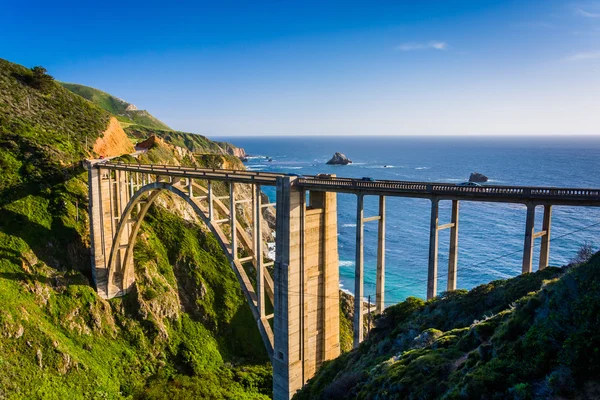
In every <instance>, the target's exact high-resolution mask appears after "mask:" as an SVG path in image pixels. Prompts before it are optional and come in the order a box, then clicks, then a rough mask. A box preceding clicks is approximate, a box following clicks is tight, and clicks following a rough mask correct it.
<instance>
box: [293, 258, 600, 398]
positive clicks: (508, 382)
mask: <svg viewBox="0 0 600 400" xmlns="http://www.w3.org/2000/svg"><path fill="white" fill-rule="evenodd" d="M599 315H600V253H599V254H597V255H595V256H594V257H593V258H592V259H591V260H590V261H589V262H587V263H585V264H583V265H579V266H575V267H572V268H569V269H560V268H553V267H550V268H547V269H545V270H543V271H539V272H536V273H533V274H527V275H522V276H519V277H516V278H513V279H509V280H505V281H495V282H491V283H489V284H487V285H482V286H479V287H477V288H475V289H473V290H471V291H470V292H467V291H464V290H459V291H456V292H453V293H448V294H445V295H443V296H440V297H438V298H435V299H433V300H431V301H428V302H425V301H423V300H420V299H416V298H409V299H407V300H406V301H404V302H402V303H400V304H398V305H395V306H392V307H389V308H387V309H386V310H385V312H384V314H383V315H382V316H381V317H380V318H378V319H376V328H375V329H374V330H373V331H372V332H371V338H370V339H369V340H367V341H365V342H364V343H362V344H361V346H360V347H359V349H357V350H355V351H352V352H350V353H346V354H344V355H342V356H340V357H339V358H338V359H336V360H334V361H331V362H329V363H328V364H327V365H326V366H325V367H324V368H322V369H321V370H320V371H319V373H318V374H317V375H316V376H315V377H314V378H313V379H311V381H310V382H309V384H308V385H307V386H306V387H305V388H304V389H303V390H302V391H301V392H300V393H298V394H297V395H296V396H295V397H294V398H295V399H376V398H379V399H383V398H406V399H551V398H555V399H559V398H577V399H585V398H587V399H592V398H599V397H600V385H599V382H598V373H599V372H600V347H599V344H600V333H599V332H600V330H599V328H600V319H599V317H598V316H599Z"/></svg>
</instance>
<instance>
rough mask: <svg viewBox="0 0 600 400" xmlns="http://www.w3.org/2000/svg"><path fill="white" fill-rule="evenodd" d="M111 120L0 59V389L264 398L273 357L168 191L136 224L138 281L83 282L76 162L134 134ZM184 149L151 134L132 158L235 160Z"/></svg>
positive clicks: (201, 234)
mask: <svg viewBox="0 0 600 400" xmlns="http://www.w3.org/2000/svg"><path fill="white" fill-rule="evenodd" d="M38 72H39V71H38ZM116 125H117V126H115V120H114V117H112V116H111V114H110V113H108V112H107V111H105V110H104V109H102V108H101V107H99V106H97V105H95V104H93V103H92V102H89V101H87V100H85V99H83V98H82V97H80V96H78V95H75V94H74V93H72V92H70V91H68V90H67V89H65V88H64V87H62V86H61V85H59V84H57V83H56V82H54V81H52V79H51V78H50V77H48V76H47V75H44V74H41V73H39V74H38V75H37V76H34V75H33V73H32V71H31V70H29V69H27V68H24V67H22V66H19V65H16V64H13V63H10V62H8V61H5V60H0V174H1V175H2V177H3V179H2V180H0V215H1V218H0V365H1V368H2V373H1V374H0V398H7V399H13V398H15V399H21V398H27V399H65V398H69V399H89V398H111V399H113V398H150V399H161V398H190V397H200V398H202V397H204V398H253V399H258V398H266V397H267V396H268V395H269V393H270V391H271V367H270V365H269V364H268V358H267V356H266V352H265V351H264V348H263V345H262V342H261V340H260V336H259V333H258V330H257V328H256V324H255V323H254V321H253V319H252V316H251V313H250V310H249V308H248V306H247V305H246V303H245V299H244V297H243V295H242V293H241V290H240V289H239V285H238V283H237V280H236V277H235V275H234V273H233V272H232V270H231V268H230V266H229V263H228V262H227V260H226V258H225V256H224V255H223V254H222V252H221V250H220V248H219V246H218V245H217V243H216V241H215V239H214V237H212V235H210V234H208V233H207V232H206V230H205V228H203V227H202V226H200V225H198V224H197V223H196V222H195V220H194V218H193V217H191V216H190V215H189V212H187V210H186V209H184V208H183V207H182V205H181V204H180V203H179V202H174V201H173V200H172V199H171V198H169V197H168V196H165V197H164V198H162V199H161V201H160V202H159V203H158V204H157V205H156V206H155V207H153V208H152V210H151V212H150V215H149V216H148V218H147V220H146V221H145V222H144V224H143V227H142V233H141V236H140V239H139V240H138V242H137V244H136V249H135V265H136V277H137V279H138V282H139V284H138V286H137V290H135V291H134V292H133V293H130V294H129V295H128V296H125V297H123V298H119V299H113V300H110V301H105V300H102V299H100V298H99V297H98V296H97V295H96V293H95V291H94V289H93V288H92V286H91V284H90V277H89V266H90V259H89V243H88V241H89V222H88V217H87V182H86V179H87V174H86V173H85V171H84V170H83V169H82V168H81V166H80V163H79V161H80V160H81V159H83V158H85V157H90V156H96V155H97V154H95V153H94V150H93V149H94V148H95V146H96V145H97V144H98V143H104V145H105V149H109V150H107V151H111V149H112V150H114V151H116V149H115V143H120V145H124V146H126V145H129V146H131V144H130V142H129V143H127V141H128V139H127V136H126V135H125V133H124V132H123V130H122V129H121V127H120V126H118V124H116ZM189 154H191V152H189V150H188V151H187V153H186V152H185V151H183V150H182V149H181V148H176V147H175V146H172V145H168V144H166V145H165V144H162V145H157V146H155V147H153V148H152V149H150V150H149V151H148V153H146V154H144V155H143V160H142V161H145V162H164V163H187V164H188V165H199V166H202V165H206V163H208V162H209V163H211V164H212V165H217V166H219V165H228V166H231V167H236V166H237V167H240V166H241V163H240V162H239V160H238V159H237V158H234V157H229V156H224V155H222V154H221V152H219V154H212V155H211V154H208V155H203V156H202V157H198V158H196V157H189ZM167 209H168V210H169V211H167Z"/></svg>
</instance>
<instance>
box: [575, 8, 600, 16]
mask: <svg viewBox="0 0 600 400" xmlns="http://www.w3.org/2000/svg"><path fill="white" fill-rule="evenodd" d="M577 14H579V15H581V16H583V17H587V18H600V13H598V12H590V11H586V10H584V9H583V8H578V9H577Z"/></svg>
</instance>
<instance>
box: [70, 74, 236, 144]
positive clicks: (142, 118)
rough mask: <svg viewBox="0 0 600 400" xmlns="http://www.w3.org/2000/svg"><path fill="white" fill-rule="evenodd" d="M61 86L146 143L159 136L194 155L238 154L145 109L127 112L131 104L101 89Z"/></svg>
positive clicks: (71, 84)
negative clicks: (113, 119)
mask: <svg viewBox="0 0 600 400" xmlns="http://www.w3.org/2000/svg"><path fill="white" fill-rule="evenodd" d="M61 85H63V86H64V87H66V88H67V89H69V90H70V91H72V92H73V93H75V94H78V95H79V96H81V97H83V98H85V99H87V100H90V101H91V102H92V103H94V104H96V105H98V106H99V107H101V108H102V109H104V110H106V111H108V112H109V113H111V114H113V115H115V116H116V117H117V119H118V120H119V121H120V123H121V126H122V127H123V128H124V129H125V131H126V132H127V134H128V135H129V136H130V137H133V138H136V139H139V140H144V139H146V138H148V137H150V136H151V135H156V136H158V137H160V138H162V139H163V140H165V141H166V142H168V143H171V144H173V145H175V146H179V147H183V148H187V149H189V150H191V151H192V152H194V153H223V154H235V152H236V150H237V148H236V147H235V146H233V145H232V144H230V143H226V142H214V141H211V140H209V139H207V138H206V137H204V136H202V135H197V134H194V133H187V132H179V131H173V130H172V129H171V128H169V127H168V126H167V125H166V124H164V123H163V122H161V121H159V120H158V119H156V118H155V117H153V116H152V115H151V114H150V113H148V111H146V110H137V111H126V108H127V106H129V103H127V102H126V101H124V100H121V99H119V98H117V97H115V96H113V95H111V94H108V93H106V92H103V91H101V90H98V89H94V88H91V87H88V86H83V85H78V84H74V83H61Z"/></svg>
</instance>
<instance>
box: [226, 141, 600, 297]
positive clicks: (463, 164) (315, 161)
mask: <svg viewBox="0 0 600 400" xmlns="http://www.w3.org/2000/svg"><path fill="white" fill-rule="evenodd" d="M218 139H219V140H226V141H229V142H231V143H233V144H235V145H236V146H238V147H243V148H244V149H245V150H246V152H247V153H248V154H250V155H251V156H252V157H251V158H250V159H249V161H248V162H247V163H246V167H247V168H248V169H249V170H253V171H273V172H282V173H297V174H305V175H313V174H317V173H335V174H337V176H342V177H356V178H361V177H372V178H375V179H396V180H410V181H424V182H430V181H431V182H434V181H435V182H449V183H459V182H464V181H466V180H468V178H469V175H470V173H471V172H480V173H483V174H485V175H486V176H488V177H489V182H488V184H490V185H495V184H497V185H539V186H570V187H592V188H598V187H600V174H598V172H599V168H598V167H599V166H600V138H583V137H569V138H531V137H529V138H467V137H459V138H456V137H454V138H448V137H446V138H444V137H436V138H416V137H373V136H370V137H229V138H218ZM336 151H339V152H341V153H344V154H345V155H346V156H348V157H349V158H350V159H351V160H352V161H353V163H352V164H350V165H346V166H332V165H327V164H326V162H327V160H329V159H330V158H331V156H332V155H333V154H334V153H335V152H336ZM265 157H270V158H272V160H273V161H272V162H268V161H267V159H266V158H265ZM265 193H266V194H267V195H268V196H269V197H270V198H271V199H272V200H274V199H275V190H274V189H273V188H265ZM430 205H431V202H430V201H429V200H427V199H408V198H393V197H388V198H387V202H386V206H387V209H386V211H387V213H386V215H387V221H386V222H387V223H386V281H385V297H386V299H385V300H386V305H390V304H395V303H397V302H399V301H402V300H404V299H405V298H407V297H408V296H417V297H421V298H423V297H425V295H426V287H427V282H426V281H427V263H428V249H429V247H428V245H429V218H430V212H431V206H430ZM450 205H451V203H450V202H449V201H442V202H440V224H444V223H447V222H450ZM525 213H526V209H525V206H523V205H518V204H502V203H482V202H467V201H463V202H461V204H460V228H459V241H458V243H459V254H458V278H457V287H458V288H464V289H470V288H473V287H475V286H477V285H480V284H483V283H488V282H490V281H493V280H496V279H506V278H510V277H514V276H516V275H518V274H520V272H521V263H522V252H523V238H524V232H525ZM376 214H377V198H376V197H365V217H368V216H372V215H376ZM542 214H543V209H542V208H541V207H538V208H537V209H536V231H538V230H540V229H541V224H542V221H541V220H542ZM355 219H356V196H355V195H349V194H339V195H338V232H339V237H338V249H339V257H340V284H341V287H342V289H344V290H348V291H350V292H352V291H353V288H354V254H355V235H356V225H355ZM599 233H600V208H595V207H562V206H557V207H554V208H553V214H552V238H551V244H550V265H554V266H562V265H565V264H567V263H568V262H569V261H570V260H571V259H572V258H573V257H574V256H575V254H576V253H577V250H578V249H579V248H580V247H581V246H582V245H583V244H584V243H585V242H586V241H588V242H590V243H591V244H592V246H593V247H594V249H596V250H597V249H598V248H599V247H600V236H599ZM376 240H377V223H374V222H373V223H367V224H365V253H364V254H365V256H364V257H365V280H364V284H365V289H364V290H365V296H368V295H369V294H370V295H372V301H374V296H375V274H376V257H377V246H376V243H377V241H376ZM439 241H440V246H439V281H438V292H441V291H443V290H444V289H445V287H446V276H445V275H446V268H447V263H448V245H449V230H444V231H441V232H440V239H439ZM539 241H540V240H539V239H538V240H536V247H535V252H534V261H533V262H534V263H533V266H534V270H536V269H537V263H538V256H539Z"/></svg>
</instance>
